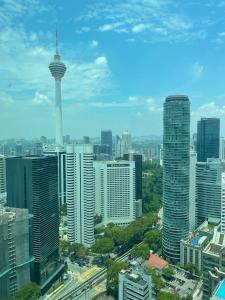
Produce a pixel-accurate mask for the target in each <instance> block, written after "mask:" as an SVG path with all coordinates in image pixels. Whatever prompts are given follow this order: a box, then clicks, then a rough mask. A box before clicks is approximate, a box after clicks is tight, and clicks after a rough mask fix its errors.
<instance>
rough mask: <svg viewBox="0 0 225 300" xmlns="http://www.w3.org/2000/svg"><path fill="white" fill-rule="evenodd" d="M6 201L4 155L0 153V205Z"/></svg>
mask: <svg viewBox="0 0 225 300" xmlns="http://www.w3.org/2000/svg"><path fill="white" fill-rule="evenodd" d="M5 203H6V169H5V157H4V156H3V155H0V206H1V205H4V204H5Z"/></svg>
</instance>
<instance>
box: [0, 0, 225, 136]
mask: <svg viewBox="0 0 225 300" xmlns="http://www.w3.org/2000/svg"><path fill="white" fill-rule="evenodd" d="M224 16H225V1H222V0H204V1H203V0H189V1H186V0H182V1H180V0H177V1H176V0H123V1H118V0H110V1H109V0H94V1H93V0H82V1H81V0H77V1H72V0H66V1H60V0H54V1H53V0H51V1H47V0H17V1H14V0H0V78H1V81H0V139H3V138H8V137H18V138H19V137H26V138H31V137H39V136H41V135H46V136H48V137H51V136H54V80H53V78H51V75H50V73H49V70H48V64H49V62H50V61H51V60H52V58H53V55H54V51H55V50H54V43H55V37H54V31H55V27H56V24H58V25H57V26H58V30H59V39H60V54H61V57H62V60H63V61H64V63H65V64H66V66H67V72H66V75H65V77H64V78H63V81H62V97H63V122H64V134H71V136H72V137H75V138H76V137H77V138H80V137H82V136H83V135H90V136H98V135H99V133H100V130H101V129H112V130H113V133H114V134H120V133H121V132H122V131H124V130H126V129H128V130H129V131H130V132H131V133H132V135H134V136H137V135H148V134H157V135H160V134H162V105H163V101H164V99H165V97H166V96H167V95H169V94H187V95H188V96H189V98H190V101H191V111H192V121H191V129H192V132H193V131H195V130H196V121H197V120H198V119H199V118H200V117H207V116H208V117H212V116H216V117H220V118H221V133H222V135H225V126H224V124H225V122H224V121H225V101H224V100H225V17H224Z"/></svg>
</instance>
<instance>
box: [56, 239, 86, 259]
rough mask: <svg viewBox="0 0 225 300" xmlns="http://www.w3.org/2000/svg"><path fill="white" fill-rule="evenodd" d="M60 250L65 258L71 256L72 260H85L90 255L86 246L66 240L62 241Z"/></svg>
mask: <svg viewBox="0 0 225 300" xmlns="http://www.w3.org/2000/svg"><path fill="white" fill-rule="evenodd" d="M59 249H60V253H61V254H62V255H63V256H69V257H70V259H71V260H75V259H77V258H81V259H84V258H85V257H86V256H87V255H88V249H87V248H86V247H85V246H84V245H82V244H77V243H74V244H72V243H70V242H69V241H65V240H60V242H59Z"/></svg>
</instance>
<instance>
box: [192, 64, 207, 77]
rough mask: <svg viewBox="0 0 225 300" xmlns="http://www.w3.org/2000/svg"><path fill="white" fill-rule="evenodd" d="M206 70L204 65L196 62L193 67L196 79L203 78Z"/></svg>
mask: <svg viewBox="0 0 225 300" xmlns="http://www.w3.org/2000/svg"><path fill="white" fill-rule="evenodd" d="M204 70H205V68H204V66H203V65H201V64H200V63H199V62H195V63H194V64H193V65H192V67H191V71H192V75H193V77H194V79H199V78H201V77H202V75H203V73H204Z"/></svg>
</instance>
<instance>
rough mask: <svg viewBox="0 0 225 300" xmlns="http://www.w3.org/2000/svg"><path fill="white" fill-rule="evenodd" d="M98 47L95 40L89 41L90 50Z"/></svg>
mask: <svg viewBox="0 0 225 300" xmlns="http://www.w3.org/2000/svg"><path fill="white" fill-rule="evenodd" d="M98 45H99V43H98V41H96V40H93V41H91V48H97V47H98Z"/></svg>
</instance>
